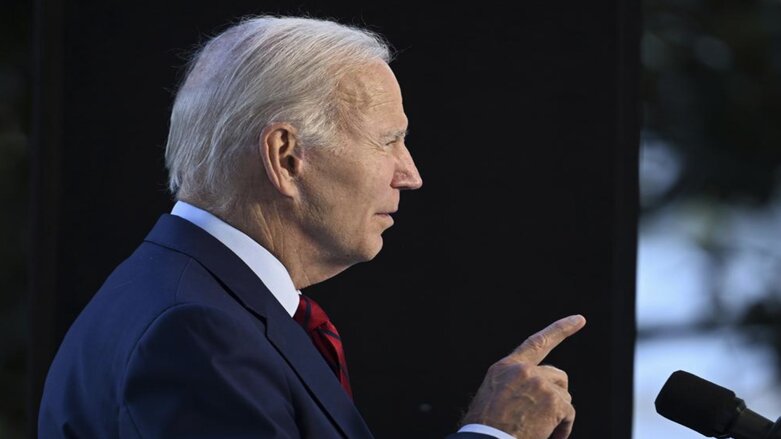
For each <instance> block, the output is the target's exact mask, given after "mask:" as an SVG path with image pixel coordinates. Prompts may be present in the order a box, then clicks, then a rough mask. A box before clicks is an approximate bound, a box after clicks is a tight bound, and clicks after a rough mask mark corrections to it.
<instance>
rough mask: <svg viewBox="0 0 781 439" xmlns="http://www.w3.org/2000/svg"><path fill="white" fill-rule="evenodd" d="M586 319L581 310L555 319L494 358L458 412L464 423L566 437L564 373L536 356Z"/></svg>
mask: <svg viewBox="0 0 781 439" xmlns="http://www.w3.org/2000/svg"><path fill="white" fill-rule="evenodd" d="M585 324H586V319H585V318H583V316H581V315H574V316H569V317H565V318H563V319H561V320H558V321H556V322H554V323H553V324H551V325H550V326H548V327H547V328H545V329H543V330H542V331H540V332H538V333H536V334H534V335H532V336H531V337H529V338H527V339H526V340H525V341H524V342H523V343H522V344H521V345H520V346H518V347H517V348H516V349H515V350H514V351H513V352H512V353H511V354H510V355H508V356H506V357H504V358H502V359H501V360H499V361H497V362H496V363H494V364H493V365H492V366H491V367H490V368H489V369H488V373H487V374H486V376H485V379H484V380H483V384H481V385H480V388H479V389H478V390H477V394H476V395H475V398H474V399H473V400H472V403H471V405H470V407H469V411H468V412H467V414H466V416H464V420H463V423H464V424H483V425H488V426H491V427H494V428H497V429H499V430H502V431H504V432H506V433H508V434H510V435H512V436H515V437H516V438H518V439H566V438H567V437H569V435H570V432H572V423H573V422H574V420H575V409H574V408H573V407H572V396H570V394H569V392H568V391H567V386H568V382H567V374H566V373H564V371H562V370H559V369H556V368H555V367H553V366H546V365H540V363H541V362H542V360H544V359H545V357H546V356H547V355H548V354H549V353H550V351H552V350H553V348H555V347H556V346H558V345H559V343H561V342H562V341H564V339H565V338H567V337H569V336H570V335H572V334H574V333H576V332H578V331H579V330H580V329H581V328H582V327H583V326H584V325H585Z"/></svg>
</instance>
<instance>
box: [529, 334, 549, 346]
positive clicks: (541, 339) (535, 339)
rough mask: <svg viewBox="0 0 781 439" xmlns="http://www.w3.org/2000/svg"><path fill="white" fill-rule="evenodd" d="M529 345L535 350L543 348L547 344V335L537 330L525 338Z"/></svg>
mask: <svg viewBox="0 0 781 439" xmlns="http://www.w3.org/2000/svg"><path fill="white" fill-rule="evenodd" d="M526 342H527V343H528V345H529V347H530V348H532V349H535V350H540V349H544V348H545V347H546V346H547V345H548V337H547V336H546V335H545V334H544V333H541V332H538V333H536V334H534V335H532V336H530V337H529V338H527V339H526Z"/></svg>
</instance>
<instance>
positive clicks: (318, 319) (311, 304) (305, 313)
mask: <svg viewBox="0 0 781 439" xmlns="http://www.w3.org/2000/svg"><path fill="white" fill-rule="evenodd" d="M299 297H300V301H299V302H298V309H297V310H296V313H295V315H294V316H293V319H295V321H297V322H298V323H299V324H300V325H301V326H303V327H304V329H305V330H306V332H312V331H314V330H315V329H317V328H319V327H321V326H323V325H328V324H329V323H330V320H329V319H328V315H327V314H326V313H325V311H323V308H321V307H320V305H319V304H318V303H317V302H315V301H314V299H312V298H310V297H307V296H304V295H303V294H301V295H300V296H299Z"/></svg>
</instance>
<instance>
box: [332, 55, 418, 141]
mask: <svg viewBox="0 0 781 439" xmlns="http://www.w3.org/2000/svg"><path fill="white" fill-rule="evenodd" d="M339 95H340V98H341V99H342V100H343V101H344V102H345V104H347V106H348V108H352V109H354V110H357V113H358V114H360V115H361V116H362V117H363V119H364V121H365V122H367V123H370V124H372V125H375V126H378V128H385V129H396V130H401V129H404V128H406V126H407V118H406V115H405V114H404V107H403V105H402V98H401V89H400V88H399V83H398V82H397V81H396V76H395V75H394V74H393V71H392V70H391V69H390V67H389V66H388V65H387V64H386V63H384V62H382V61H378V62H374V63H371V64H367V65H366V66H363V67H361V68H359V69H357V70H355V71H353V72H351V73H349V74H347V75H346V76H345V78H344V79H343V81H342V82H341V84H340V87H339Z"/></svg>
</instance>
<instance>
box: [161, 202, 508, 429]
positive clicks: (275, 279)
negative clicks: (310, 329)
mask: <svg viewBox="0 0 781 439" xmlns="http://www.w3.org/2000/svg"><path fill="white" fill-rule="evenodd" d="M171 214H172V215H176V216H178V217H181V218H184V219H186V220H187V221H189V222H191V223H193V224H195V225H196V226H198V227H200V228H202V229H203V230H205V231H206V232H207V233H209V234H210V235H212V236H213V237H215V238H216V239H217V240H218V241H220V242H221V243H222V244H223V245H225V247H228V248H229V249H230V250H231V251H232V252H233V253H236V256H238V257H239V258H240V259H241V260H242V261H244V263H245V264H247V266H248V267H249V268H250V269H251V270H252V271H253V272H254V273H255V275H257V276H258V278H259V279H260V280H261V281H262V282H263V284H264V285H265V286H266V288H268V289H269V291H271V294H272V295H273V296H274V297H275V298H276V299H277V300H278V301H279V303H280V304H282V307H283V308H285V310H286V311H287V312H288V314H290V316H291V317H293V315H294V314H295V313H296V309H298V302H299V298H298V295H299V294H301V291H299V290H297V289H296V287H295V286H294V285H293V279H291V278H290V273H288V271H287V269H286V268H285V266H284V265H282V263H281V262H279V259H277V258H275V257H274V255H272V254H271V253H269V251H268V250H266V249H265V248H263V246H261V245H260V244H258V243H257V242H255V240H253V239H252V238H250V237H249V236H247V235H246V234H245V233H244V232H242V231H241V230H238V229H237V228H235V227H233V226H231V225H230V224H228V223H226V222H225V221H223V220H221V219H219V218H217V217H216V216H214V215H212V214H211V213H209V212H207V211H205V210H203V209H199V208H197V207H195V206H193V205H192V204H188V203H185V202H184V201H177V202H176V204H175V205H174V208H173V210H171ZM458 432H459V433H461V432H470V433H482V434H487V435H489V436H493V437H495V438H496V439H515V438H514V437H512V436H510V435H509V434H507V433H505V432H503V431H501V430H497V429H495V428H493V427H489V426H487V425H482V424H468V425H464V426H463V427H461V429H460V430H458Z"/></svg>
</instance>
